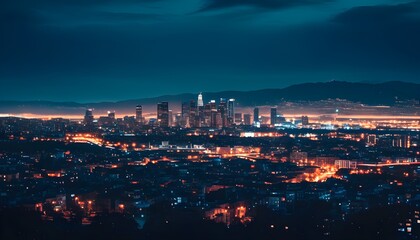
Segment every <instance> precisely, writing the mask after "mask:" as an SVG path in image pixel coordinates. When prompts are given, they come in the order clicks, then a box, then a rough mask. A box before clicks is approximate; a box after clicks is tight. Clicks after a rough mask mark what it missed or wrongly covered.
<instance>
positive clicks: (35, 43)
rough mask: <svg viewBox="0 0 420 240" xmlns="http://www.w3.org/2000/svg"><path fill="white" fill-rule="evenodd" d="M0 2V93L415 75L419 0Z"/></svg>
mask: <svg viewBox="0 0 420 240" xmlns="http://www.w3.org/2000/svg"><path fill="white" fill-rule="evenodd" d="M0 9H1V10H0V13H1V17H2V24H1V25H0V33H1V35H2V36H3V37H2V39H1V42H0V52H1V53H2V54H0V81H1V82H2V83H3V84H5V85H7V89H8V91H5V92H4V93H3V94H2V95H1V96H0V100H55V101H80V102H89V101H95V102H96V101H115V100H120V99H132V98H135V97H137V96H139V95H141V96H144V97H151V96H157V95H165V94H176V93H181V92H199V91H202V90H203V89H206V90H207V91H212V92H214V91H222V90H232V89H235V90H254V89H263V88H281V87H285V86H289V85H292V84H297V83H302V82H318V81H329V80H331V79H337V80H341V81H352V82H360V81H368V82H378V81H380V82H382V81H392V80H399V81H409V82H417V83H419V81H420V80H419V79H418V76H419V75H420V72H419V71H420V70H419V69H418V66H419V65H420V63H419V59H420V58H419V57H418V56H419V55H420V49H419V47H418V44H417V43H418V42H419V41H420V32H419V29H420V27H419V26H420V18H419V15H420V14H419V13H420V11H419V9H420V7H419V1H414V0H413V1H394V0H369V1H366V0H364V1H361V0H357V1H350V0H327V1H326V0H310V1H307V0H304V1H301V0H298V1H296V0H295V1H290V0H262V1H250V0H235V1H233V0H226V1H214V0H205V1H201V0H193V1H188V2H187V1H178V2H177V3H173V2H171V1H168V0H161V1H147V0H143V1H129V0H127V1H115V0H108V1H83V2H82V1H76V2H74V1H63V2H60V3H57V2H56V1H50V0H43V1H41V2H39V3H37V4H34V3H32V2H31V1H23V2H21V3H15V2H11V1H3V2H2V3H1V5H0ZM197 82H199V83H200V84H196V83H197ZM157 83H159V84H158V86H159V87H156V86H157Z"/></svg>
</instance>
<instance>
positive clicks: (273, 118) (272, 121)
mask: <svg viewBox="0 0 420 240" xmlns="http://www.w3.org/2000/svg"><path fill="white" fill-rule="evenodd" d="M276 123H277V108H275V107H272V108H271V110H270V124H271V125H272V126H274V125H275V124H276Z"/></svg>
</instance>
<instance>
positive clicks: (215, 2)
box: [198, 0, 331, 12]
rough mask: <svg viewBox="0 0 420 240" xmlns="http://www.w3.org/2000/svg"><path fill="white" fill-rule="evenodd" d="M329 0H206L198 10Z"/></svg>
mask: <svg viewBox="0 0 420 240" xmlns="http://www.w3.org/2000/svg"><path fill="white" fill-rule="evenodd" d="M330 1H331V0H208V2H207V3H206V4H205V5H204V7H203V8H201V9H200V10H198V12H206V11H213V10H220V9H225V8H232V7H241V6H251V7H257V8H263V9H281V8H288V7H293V6H299V5H310V4H319V3H325V2H330Z"/></svg>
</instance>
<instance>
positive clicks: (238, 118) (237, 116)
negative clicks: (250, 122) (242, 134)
mask: <svg viewBox="0 0 420 240" xmlns="http://www.w3.org/2000/svg"><path fill="white" fill-rule="evenodd" d="M241 123H242V113H235V124H236V125H239V124H241Z"/></svg>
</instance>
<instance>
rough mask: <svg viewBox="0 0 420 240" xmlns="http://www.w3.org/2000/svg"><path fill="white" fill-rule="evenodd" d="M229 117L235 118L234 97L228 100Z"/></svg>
mask: <svg viewBox="0 0 420 240" xmlns="http://www.w3.org/2000/svg"><path fill="white" fill-rule="evenodd" d="M228 117H230V118H235V99H233V98H231V99H229V101H228Z"/></svg>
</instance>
